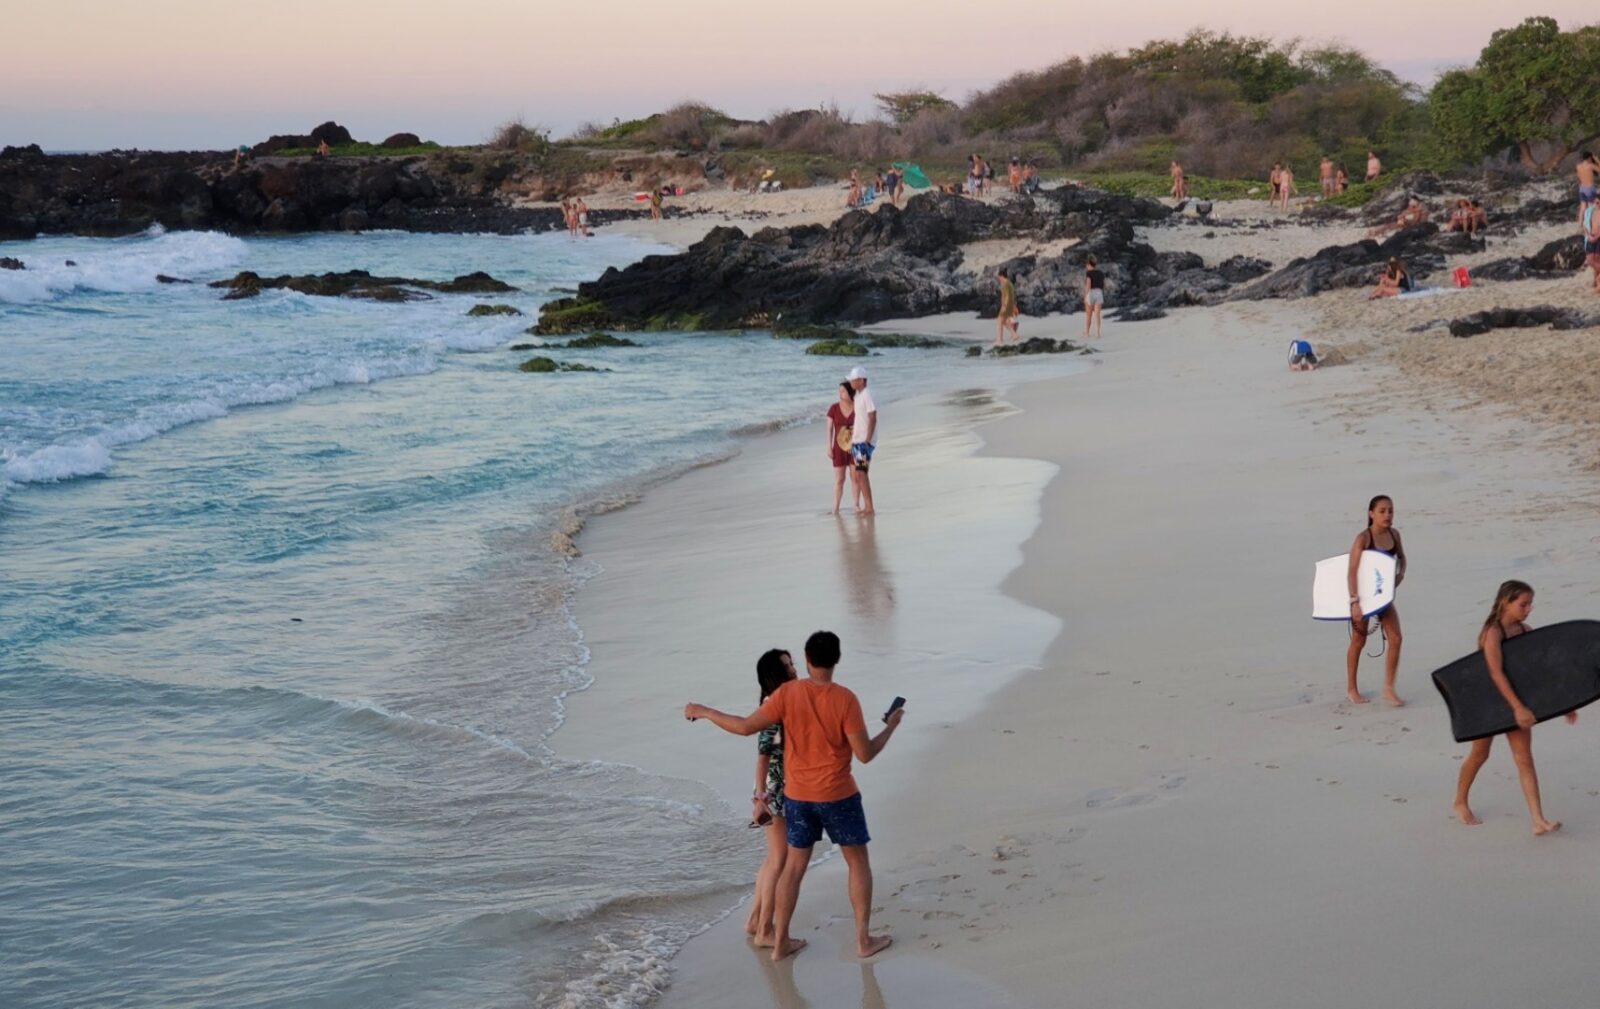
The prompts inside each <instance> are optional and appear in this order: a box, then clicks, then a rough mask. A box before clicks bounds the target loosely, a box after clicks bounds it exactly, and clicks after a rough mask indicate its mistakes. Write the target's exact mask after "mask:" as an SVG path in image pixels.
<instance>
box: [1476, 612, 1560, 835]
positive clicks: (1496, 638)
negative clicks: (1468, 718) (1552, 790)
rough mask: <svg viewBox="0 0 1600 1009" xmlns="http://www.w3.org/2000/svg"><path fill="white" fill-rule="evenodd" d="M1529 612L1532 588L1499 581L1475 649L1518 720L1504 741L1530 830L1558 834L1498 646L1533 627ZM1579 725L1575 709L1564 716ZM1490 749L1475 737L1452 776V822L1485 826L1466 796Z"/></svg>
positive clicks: (1526, 715) (1529, 731) (1529, 719)
mask: <svg viewBox="0 0 1600 1009" xmlns="http://www.w3.org/2000/svg"><path fill="white" fill-rule="evenodd" d="M1532 612H1533V587H1532V586H1530V585H1528V583H1526V582H1519V581H1515V580H1513V581H1508V582H1501V583H1500V590H1499V591H1498V592H1496V593H1495V594H1494V606H1493V607H1491V608H1490V610H1489V619H1487V620H1485V621H1484V622H1483V629H1482V630H1480V631H1479V632H1478V649H1479V650H1480V651H1482V652H1483V664H1484V665H1485V666H1488V667H1489V679H1490V680H1492V681H1493V682H1494V687H1495V689H1496V690H1498V691H1500V696H1501V697H1504V698H1505V700H1506V703H1507V704H1508V705H1510V706H1511V713H1512V715H1513V717H1515V718H1516V720H1517V727H1516V728H1515V729H1512V730H1511V731H1510V732H1507V733H1506V734H1505V735H1506V743H1507V744H1508V745H1510V747H1511V759H1512V760H1515V761H1516V762H1517V778H1518V780H1519V781H1521V782H1522V797H1523V799H1525V800H1527V803H1528V817H1529V818H1530V819H1531V820H1532V821H1533V832H1534V833H1535V834H1548V833H1551V832H1552V831H1557V830H1560V829H1561V822H1560V821H1559V820H1550V819H1547V818H1546V817H1545V815H1544V806H1543V804H1542V803H1541V802H1540V801H1539V772H1538V771H1536V770H1535V769H1534V766H1533V722H1534V717H1533V712H1532V711H1529V710H1528V707H1527V705H1525V704H1523V703H1522V699H1521V698H1519V697H1518V696H1517V692H1516V691H1515V690H1513V689H1511V681H1510V680H1508V679H1506V670H1505V664H1504V662H1503V661H1502V659H1501V654H1500V646H1501V645H1503V644H1505V642H1506V641H1508V640H1510V639H1511V638H1514V637H1517V636H1518V635H1521V634H1526V633H1528V631H1529V630H1531V629H1532V628H1530V627H1529V626H1528V615H1529V614H1530V613H1532ZM1577 721H1578V713H1577V712H1576V711H1569V712H1567V724H1568V725H1574V724H1576V723H1577ZM1493 745H1494V737H1493V736H1490V737H1489V738H1487V739H1474V740H1473V741H1472V749H1471V750H1470V751H1469V752H1468V753H1467V759H1466V760H1463V761H1462V762H1461V773H1460V774H1459V775H1458V776H1457V777H1456V801H1455V804H1454V805H1452V806H1451V809H1452V810H1454V812H1455V814H1456V818H1457V819H1458V820H1460V821H1461V822H1462V823H1464V824H1466V825H1467V826H1469V827H1476V826H1477V825H1478V824H1480V823H1482V822H1483V821H1482V820H1480V819H1478V817H1477V814H1475V813H1474V812H1473V811H1472V807H1471V806H1469V805H1468V804H1467V793H1468V792H1470V791H1472V783H1473V782H1474V781H1476V780H1477V777H1478V772H1479V771H1480V770H1482V769H1483V765H1484V762H1485V761H1487V760H1488V759H1489V748H1490V747H1492V746H1493Z"/></svg>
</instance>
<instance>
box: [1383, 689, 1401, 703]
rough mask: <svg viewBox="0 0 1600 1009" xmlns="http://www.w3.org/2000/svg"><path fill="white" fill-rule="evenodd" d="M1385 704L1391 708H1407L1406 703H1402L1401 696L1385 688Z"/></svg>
mask: <svg viewBox="0 0 1600 1009" xmlns="http://www.w3.org/2000/svg"><path fill="white" fill-rule="evenodd" d="M1383 703H1385V704H1387V705H1388V706H1389V707H1391V708H1403V707H1405V706H1406V702H1405V701H1402V700H1401V699H1400V697H1399V695H1397V694H1396V693H1395V692H1394V691H1393V690H1389V689H1388V688H1385V689H1384V691H1383Z"/></svg>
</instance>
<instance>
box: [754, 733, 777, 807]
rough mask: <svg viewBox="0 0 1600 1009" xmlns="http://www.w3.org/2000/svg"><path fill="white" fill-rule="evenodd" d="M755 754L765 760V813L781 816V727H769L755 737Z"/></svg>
mask: <svg viewBox="0 0 1600 1009" xmlns="http://www.w3.org/2000/svg"><path fill="white" fill-rule="evenodd" d="M756 752H757V753H758V754H760V755H761V756H763V757H766V758H767V812H769V813H771V814H772V815H773V816H782V815H783V726H782V725H769V726H767V727H766V728H765V729H762V730H761V734H760V735H759V736H757V737H756Z"/></svg>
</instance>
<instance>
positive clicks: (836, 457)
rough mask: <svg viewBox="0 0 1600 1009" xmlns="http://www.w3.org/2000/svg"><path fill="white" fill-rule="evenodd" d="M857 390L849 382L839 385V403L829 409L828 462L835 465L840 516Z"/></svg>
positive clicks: (836, 510)
mask: <svg viewBox="0 0 1600 1009" xmlns="http://www.w3.org/2000/svg"><path fill="white" fill-rule="evenodd" d="M855 397H856V391H855V389H853V388H851V387H850V383H849V382H840V383H839V402H837V403H835V404H833V405H832V406H830V407H828V461H829V462H831V463H832V464H833V511H832V512H830V513H829V514H832V515H837V514H839V499H840V498H841V497H843V496H844V477H845V471H846V470H848V469H849V468H850V465H851V459H850V431H851V428H852V426H853V425H854V424H855V417H856V411H855Z"/></svg>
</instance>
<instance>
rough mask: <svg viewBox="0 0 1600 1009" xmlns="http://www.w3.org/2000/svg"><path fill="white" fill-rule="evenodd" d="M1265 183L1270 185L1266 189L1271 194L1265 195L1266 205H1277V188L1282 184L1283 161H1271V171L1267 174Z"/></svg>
mask: <svg viewBox="0 0 1600 1009" xmlns="http://www.w3.org/2000/svg"><path fill="white" fill-rule="evenodd" d="M1267 183H1268V185H1269V186H1270V187H1271V188H1270V189H1269V190H1268V191H1269V193H1270V194H1271V195H1269V196H1268V197H1267V206H1269V207H1273V206H1277V204H1278V189H1279V187H1280V186H1282V184H1283V163H1282V162H1281V161H1277V162H1273V165H1272V172H1271V174H1269V175H1268V176H1267Z"/></svg>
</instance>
